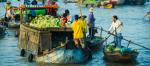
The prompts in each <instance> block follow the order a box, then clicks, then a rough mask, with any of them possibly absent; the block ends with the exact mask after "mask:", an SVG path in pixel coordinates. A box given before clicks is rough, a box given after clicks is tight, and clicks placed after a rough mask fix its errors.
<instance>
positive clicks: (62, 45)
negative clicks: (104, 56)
mask: <svg viewBox="0 0 150 66" xmlns="http://www.w3.org/2000/svg"><path fill="white" fill-rule="evenodd" d="M72 33H73V31H72V29H71V28H48V29H37V28H34V27H31V26H28V25H26V24H21V25H20V36H19V44H18V47H19V48H20V50H21V52H20V55H21V56H27V57H28V61H29V62H31V61H37V62H44V63H54V64H55V63H56V64H67V63H83V62H85V61H87V59H89V57H90V56H91V52H90V51H92V50H94V49H96V48H95V47H97V46H100V45H102V42H101V41H102V38H100V37H96V38H95V40H94V39H92V40H90V39H89V38H87V39H86V43H85V44H86V45H87V47H86V49H80V48H76V47H75V46H74V45H75V44H74V42H73V36H72ZM66 39H67V40H66ZM66 41H67V42H66ZM92 48H94V49H92Z"/></svg>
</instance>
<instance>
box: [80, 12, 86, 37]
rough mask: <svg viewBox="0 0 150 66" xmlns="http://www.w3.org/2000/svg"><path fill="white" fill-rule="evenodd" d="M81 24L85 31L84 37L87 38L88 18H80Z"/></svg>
mask: <svg viewBox="0 0 150 66" xmlns="http://www.w3.org/2000/svg"><path fill="white" fill-rule="evenodd" d="M80 23H81V26H82V29H83V34H84V37H86V33H87V20H86V16H85V15H83V16H80Z"/></svg>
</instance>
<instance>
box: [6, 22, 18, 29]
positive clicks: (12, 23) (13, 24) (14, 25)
mask: <svg viewBox="0 0 150 66" xmlns="http://www.w3.org/2000/svg"><path fill="white" fill-rule="evenodd" d="M8 27H10V28H19V27H20V23H19V22H8Z"/></svg>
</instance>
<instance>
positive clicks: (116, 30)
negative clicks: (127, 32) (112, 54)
mask: <svg viewBox="0 0 150 66" xmlns="http://www.w3.org/2000/svg"><path fill="white" fill-rule="evenodd" d="M122 27H123V23H122V22H121V21H120V20H119V19H118V17H117V16H116V15H114V16H113V17H112V25H111V27H110V28H109V33H113V34H114V35H116V36H114V42H115V46H116V47H119V48H121V40H122V38H123V37H122V34H121V30H122Z"/></svg>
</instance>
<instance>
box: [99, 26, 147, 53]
mask: <svg viewBox="0 0 150 66" xmlns="http://www.w3.org/2000/svg"><path fill="white" fill-rule="evenodd" d="M97 28H98V27H97ZM98 29H100V28H98ZM102 31H104V32H106V33H108V34H109V36H108V37H106V39H105V40H104V41H106V40H107V39H108V38H109V37H110V36H111V35H113V36H116V35H115V34H113V33H109V31H107V30H104V29H103V30H102ZM123 40H125V41H127V42H129V43H131V44H134V45H137V46H140V47H143V48H145V49H147V50H150V48H148V47H145V46H143V45H140V44H138V43H135V42H133V41H131V40H127V39H126V38H123Z"/></svg>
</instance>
